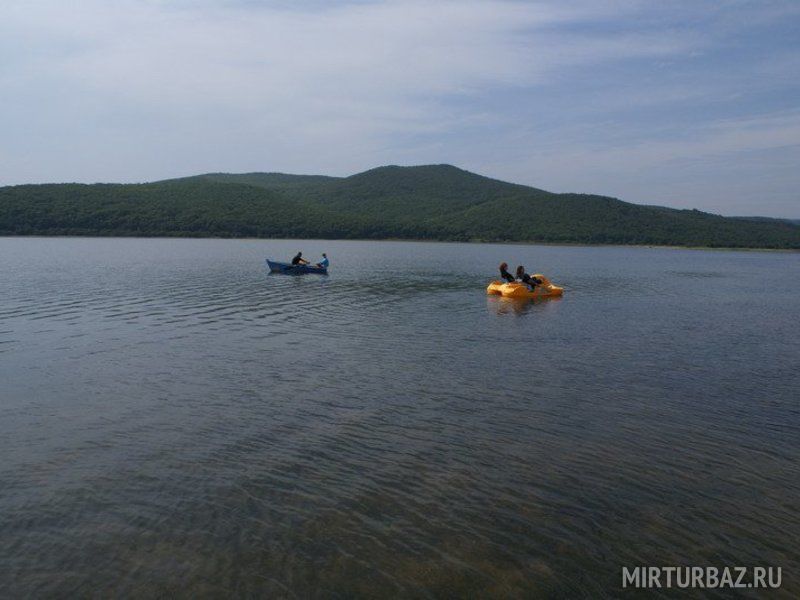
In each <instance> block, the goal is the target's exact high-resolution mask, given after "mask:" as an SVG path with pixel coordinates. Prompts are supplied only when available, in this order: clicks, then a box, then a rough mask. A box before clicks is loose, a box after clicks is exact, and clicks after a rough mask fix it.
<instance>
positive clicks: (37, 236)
mask: <svg viewBox="0 0 800 600" xmlns="http://www.w3.org/2000/svg"><path fill="white" fill-rule="evenodd" d="M3 238H6V239H14V238H25V239H32V238H34V239H75V238H78V239H120V240H129V239H139V240H238V241H244V242H266V241H308V242H400V243H417V244H419V243H425V244H472V245H481V244H486V245H496V246H556V247H566V248H570V247H582V248H650V249H653V250H711V251H720V252H781V253H789V254H792V253H800V248H762V247H749V246H676V245H666V244H590V243H586V242H537V241H492V240H433V239H424V238H420V239H413V238H294V237H269V238H267V237H264V238H260V237H244V236H233V235H214V236H210V235H119V234H117V235H89V234H76V235H65V234H62V233H58V234H53V235H48V234H46V233H32V234H9V233H0V239H3Z"/></svg>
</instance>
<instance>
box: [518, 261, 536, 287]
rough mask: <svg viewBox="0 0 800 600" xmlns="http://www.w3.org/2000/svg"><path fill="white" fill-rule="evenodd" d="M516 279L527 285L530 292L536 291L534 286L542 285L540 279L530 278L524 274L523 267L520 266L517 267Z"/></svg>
mask: <svg viewBox="0 0 800 600" xmlns="http://www.w3.org/2000/svg"><path fill="white" fill-rule="evenodd" d="M517 279H519V280H520V281H521V282H522V283H524V284H526V285H529V286H530V287H531V291H534V290H535V289H536V286H537V285H539V284H540V283H542V281H541V280H540V279H537V278H536V277H531V276H530V275H528V274H527V273H526V272H525V267H523V266H522V265H520V266H518V267H517Z"/></svg>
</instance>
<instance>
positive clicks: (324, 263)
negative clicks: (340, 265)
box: [317, 252, 331, 269]
mask: <svg viewBox="0 0 800 600" xmlns="http://www.w3.org/2000/svg"><path fill="white" fill-rule="evenodd" d="M329 264H331V263H330V261H329V260H328V255H327V254H325V253H324V252H323V253H322V260H321V261H319V262H318V263H317V266H318V267H321V268H323V269H327V268H328V265H329Z"/></svg>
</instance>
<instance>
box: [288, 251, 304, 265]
mask: <svg viewBox="0 0 800 600" xmlns="http://www.w3.org/2000/svg"><path fill="white" fill-rule="evenodd" d="M307 264H308V261H307V260H306V259H305V258H303V253H302V252H298V253H297V254H296V255H295V257H294V258H293V259H292V266H293V267H296V266H297V265H307Z"/></svg>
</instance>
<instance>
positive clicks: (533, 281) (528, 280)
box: [520, 273, 542, 286]
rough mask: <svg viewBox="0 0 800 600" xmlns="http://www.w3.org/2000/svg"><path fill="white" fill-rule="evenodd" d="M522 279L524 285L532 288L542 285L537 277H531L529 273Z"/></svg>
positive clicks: (523, 275)
mask: <svg viewBox="0 0 800 600" xmlns="http://www.w3.org/2000/svg"><path fill="white" fill-rule="evenodd" d="M520 279H522V283H527V284H528V285H530V286H534V285H538V284H540V283H542V282H541V281H539V280H538V279H537V278H536V277H531V276H530V275H528V274H527V273H523V274H522V277H520Z"/></svg>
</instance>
